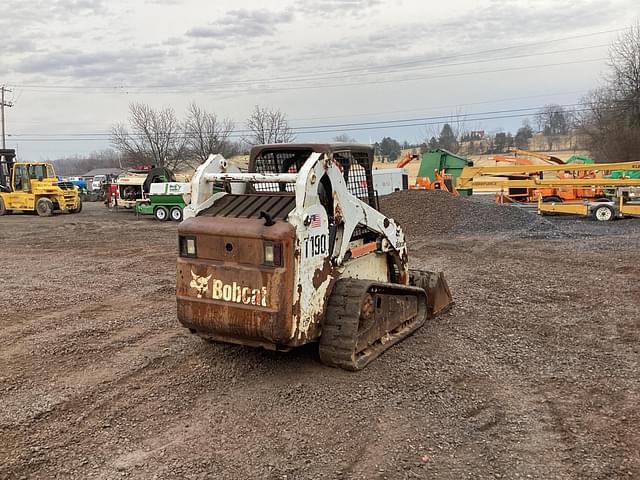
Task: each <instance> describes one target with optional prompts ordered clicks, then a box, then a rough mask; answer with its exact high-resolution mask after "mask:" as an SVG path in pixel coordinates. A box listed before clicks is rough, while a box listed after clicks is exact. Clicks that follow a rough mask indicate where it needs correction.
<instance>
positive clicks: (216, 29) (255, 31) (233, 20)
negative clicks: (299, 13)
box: [187, 9, 293, 40]
mask: <svg viewBox="0 0 640 480" xmlns="http://www.w3.org/2000/svg"><path fill="white" fill-rule="evenodd" d="M291 21H293V13H292V12H291V11H280V12H275V11H270V10H264V9H261V10H232V11H229V12H227V13H226V14H225V15H224V16H223V17H222V18H220V19H219V20H216V21H214V22H211V23H210V24H209V25H206V26H200V27H194V28H192V29H191V30H189V31H187V35H188V36H190V37H193V38H208V39H214V38H217V39H221V40H225V39H227V40H228V39H238V38H252V37H259V36H260V37H261V36H268V35H273V34H274V33H275V27H276V26H277V25H279V24H285V23H290V22H291Z"/></svg>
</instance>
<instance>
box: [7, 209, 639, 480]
mask: <svg viewBox="0 0 640 480" xmlns="http://www.w3.org/2000/svg"><path fill="white" fill-rule="evenodd" d="M401 200H402V201H400V202H398V201H396V202H395V204H393V202H391V203H389V204H388V205H387V206H386V207H385V208H388V209H391V210H393V209H394V208H395V210H394V216H396V217H400V216H402V214H403V212H404V213H406V214H407V215H409V216H410V215H413V216H414V217H412V218H410V219H408V221H409V220H410V221H411V222H414V223H415V215H416V212H418V213H419V212H420V209H424V211H425V212H426V211H427V209H429V200H428V199H426V198H425V201H424V202H423V203H422V204H420V205H419V206H415V205H412V204H410V203H408V202H405V200H408V197H407V199H401ZM383 202H384V199H383ZM383 206H384V205H383ZM399 206H402V208H399ZM474 208H475V207H474ZM503 208H504V207H503ZM471 211H473V212H477V213H475V214H474V218H472V219H469V218H466V219H465V222H466V223H464V224H463V227H464V228H461V227H460V226H459V225H458V226H456V225H449V224H446V225H445V227H442V223H437V222H436V223H435V224H434V223H433V222H434V220H433V218H431V220H429V221H428V222H427V223H426V225H427V226H429V228H425V229H423V230H422V231H420V230H416V229H415V224H414V225H413V226H412V227H411V228H408V230H409V231H410V232H411V233H410V237H409V240H410V247H411V248H410V252H411V254H412V259H413V261H414V264H415V265H417V266H420V267H430V268H433V269H443V270H445V271H446V273H447V277H448V279H449V283H450V286H451V290H452V291H453V292H454V295H455V300H456V306H455V308H454V309H453V310H452V312H450V313H449V314H447V315H445V316H443V317H441V318H439V319H437V320H435V321H433V322H431V323H430V324H428V325H426V326H425V327H424V328H422V329H421V330H420V331H419V332H417V333H416V334H415V335H414V336H412V337H411V338H409V339H407V340H406V341H404V342H402V343H401V344H399V345H397V346H395V347H394V348H393V349H392V350H390V351H389V352H387V353H386V354H385V355H383V356H382V357H380V358H379V359H378V360H377V361H376V362H374V363H373V364H372V365H370V366H369V367H368V368H367V369H366V370H365V371H363V372H360V373H349V372H345V371H340V370H335V369H332V368H328V367H325V366H323V365H322V364H320V362H319V360H318V355H317V349H316V348H313V347H309V348H304V349H300V350H298V351H294V352H290V353H287V354H284V353H280V354H278V353H269V352H264V351H260V350H253V349H249V348H241V347H236V346H227V345H213V344H208V343H205V342H204V341H202V340H201V339H199V338H198V337H195V336H192V335H190V334H189V333H188V332H187V331H186V330H184V329H182V328H181V327H180V326H179V325H178V323H177V320H176V314H175V299H174V269H175V257H176V254H177V248H176V235H175V230H176V227H175V225H174V224H171V223H164V224H161V223H159V222H156V221H154V220H152V219H148V218H145V219H141V220H136V219H135V218H134V216H133V215H132V214H130V213H113V212H108V211H106V209H104V207H103V206H102V205H100V204H87V205H86V206H85V210H84V211H83V212H82V213H81V214H79V215H61V216H56V217H53V218H39V217H34V216H27V215H12V216H7V217H2V218H0V245H2V258H3V260H2V263H1V265H2V276H1V278H2V281H1V282H0V285H1V287H0V342H1V343H2V347H1V348H0V365H1V368H0V478H3V479H4V478H38V479H40V478H54V477H57V478H103V479H112V478H189V479H203V478H238V479H244V478H273V479H284V478H287V479H298V478H361V479H365V478H366V479H368V478H389V479H396V478H443V479H455V480H459V479H466V478H479V479H480V478H508V479H513V478H539V479H556V478H559V479H565V478H567V479H596V478H598V479H611V478H640V378H639V377H640V373H639V372H640V370H639V360H640V341H639V340H640V282H639V281H638V280H639V276H640V248H639V247H640V220H625V221H618V222H614V223H612V224H608V225H603V224H599V223H596V222H594V221H585V220H575V219H564V218H552V219H549V220H546V219H545V222H547V221H548V222H551V223H550V225H551V226H548V225H547V226H544V227H541V228H536V229H534V230H531V229H521V228H520V227H518V228H516V226H517V225H516V224H514V225H515V226H514V227H513V228H508V229H495V231H491V229H487V228H472V227H473V225H480V224H482V222H483V221H484V219H485V218H486V217H485V215H487V213H486V212H485V213H483V211H481V209H480V210H474V209H471ZM436 214H437V216H438V217H443V218H448V219H450V218H454V219H455V218H458V217H457V216H455V215H451V214H450V212H449V211H446V210H445V211H438V212H436V213H434V214H433V215H431V217H433V216H434V215H436ZM425 215H427V213H425ZM398 219H399V220H401V219H400V218H398ZM518 221H519V220H518ZM516 223H517V222H516ZM436 224H437V225H440V227H438V228H436V227H433V228H431V225H436ZM541 225H542V224H541ZM545 225H546V224H545Z"/></svg>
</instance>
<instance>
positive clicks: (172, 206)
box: [135, 182, 191, 222]
mask: <svg viewBox="0 0 640 480" xmlns="http://www.w3.org/2000/svg"><path fill="white" fill-rule="evenodd" d="M190 196H191V184H190V183H179V182H166V183H152V184H151V185H150V187H149V195H148V196H147V198H145V199H141V200H137V201H136V207H135V209H136V214H138V215H153V216H154V217H155V218H156V220H160V221H161V222H164V221H166V220H169V219H171V220H173V221H174V222H181V221H182V210H183V209H184V207H186V206H187V205H188V204H189V201H190V198H189V197H190Z"/></svg>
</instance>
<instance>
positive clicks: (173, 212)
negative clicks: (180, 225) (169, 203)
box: [169, 207, 182, 222]
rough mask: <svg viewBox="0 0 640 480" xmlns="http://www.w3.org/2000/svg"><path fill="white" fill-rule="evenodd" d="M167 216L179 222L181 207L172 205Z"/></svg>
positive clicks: (180, 219)
mask: <svg viewBox="0 0 640 480" xmlns="http://www.w3.org/2000/svg"><path fill="white" fill-rule="evenodd" d="M169 216H170V217H171V220H173V221H174V222H181V221H182V208H180V207H173V208H172V209H171V211H170V212H169Z"/></svg>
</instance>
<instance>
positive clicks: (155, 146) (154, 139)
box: [111, 103, 186, 169]
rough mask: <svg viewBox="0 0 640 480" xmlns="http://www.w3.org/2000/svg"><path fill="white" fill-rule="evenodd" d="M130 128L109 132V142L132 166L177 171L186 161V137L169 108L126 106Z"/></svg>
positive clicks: (141, 104)
mask: <svg viewBox="0 0 640 480" xmlns="http://www.w3.org/2000/svg"><path fill="white" fill-rule="evenodd" d="M129 126H130V128H131V131H129V129H128V128H127V126H125V125H124V124H122V123H120V124H117V125H115V126H114V127H113V128H112V129H111V142H112V144H113V145H114V147H115V148H117V149H118V150H119V151H120V152H121V153H122V154H123V155H124V156H125V157H127V158H129V159H130V160H131V161H132V162H133V163H135V164H139V165H144V164H152V165H157V166H160V167H167V168H170V169H176V168H177V167H179V166H181V165H183V164H184V163H185V161H186V137H185V135H184V132H183V129H182V125H181V123H180V122H179V121H178V119H177V118H176V114H175V112H174V110H173V109H172V108H169V107H165V108H162V109H160V110H154V109H153V108H151V107H150V106H149V105H147V104H144V103H131V104H130V105H129Z"/></svg>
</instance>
